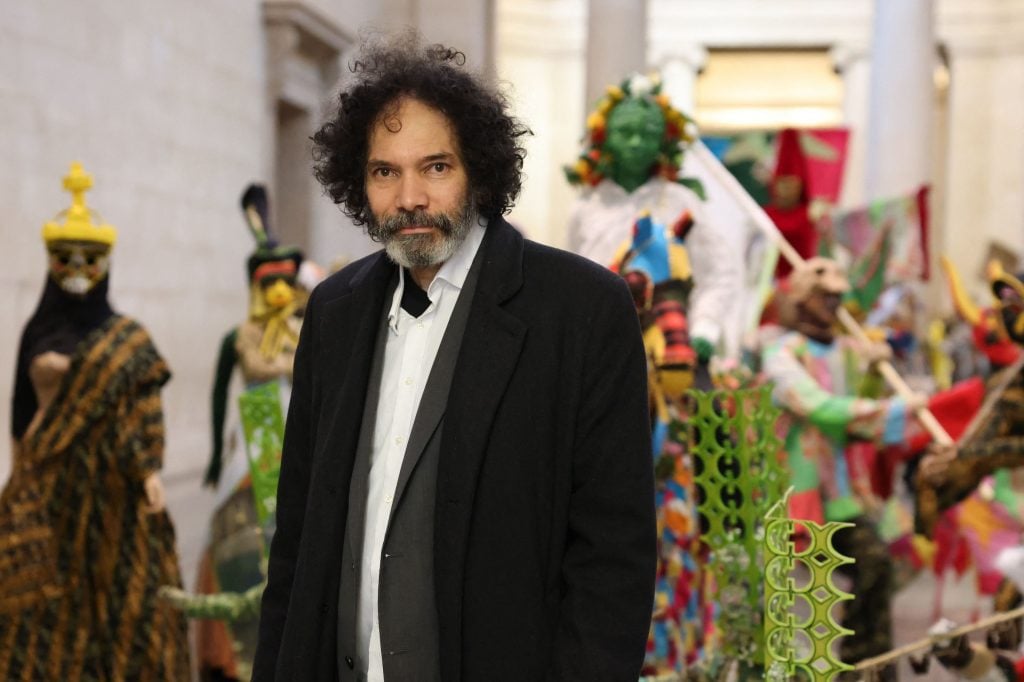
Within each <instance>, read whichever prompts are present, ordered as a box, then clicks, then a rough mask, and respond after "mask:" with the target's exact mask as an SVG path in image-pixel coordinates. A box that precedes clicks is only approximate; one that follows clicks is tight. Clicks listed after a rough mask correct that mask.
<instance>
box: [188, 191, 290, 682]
mask: <svg viewBox="0 0 1024 682" xmlns="http://www.w3.org/2000/svg"><path fill="white" fill-rule="evenodd" d="M242 211H243V214H244V216H245V219H246V222H247V224H248V226H249V229H250V230H251V231H252V234H253V236H254V237H255V239H256V244H257V246H256V250H255V251H254V252H253V254H252V255H251V256H250V257H249V260H248V275H249V286H250V299H249V300H250V305H249V315H248V319H246V321H245V322H243V323H242V324H241V325H239V326H238V327H236V328H234V329H232V330H231V331H230V332H229V333H228V334H227V335H226V336H225V337H224V340H223V341H222V343H221V348H220V354H219V357H218V360H217V370H216V377H215V381H214V388H213V400H212V414H213V453H212V455H211V457H210V463H209V466H208V468H207V472H206V479H205V483H206V484H207V485H211V486H216V488H217V493H218V494H217V497H218V505H217V509H216V511H215V512H214V515H213V518H212V520H211V524H210V545H209V547H208V548H207V551H206V552H205V553H204V555H203V559H202V561H201V564H200V569H199V578H198V580H197V588H198V590H199V592H201V593H203V595H204V596H199V597H195V598H193V599H189V598H187V597H186V595H183V594H181V593H177V592H174V591H173V590H170V591H168V595H169V596H170V597H171V599H172V601H174V603H175V604H177V605H178V606H179V607H181V608H183V609H184V610H185V612H186V613H187V614H188V615H190V616H194V617H200V618H203V619H204V620H201V621H200V622H199V626H198V628H199V635H198V637H197V639H198V642H199V651H198V655H199V661H200V670H201V673H202V675H203V676H204V679H248V678H249V675H250V669H251V663H252V657H253V654H254V651H255V644H256V637H257V632H258V627H259V623H258V620H257V614H258V608H256V607H255V605H256V604H258V601H259V595H260V593H261V591H262V585H263V583H264V580H265V577H266V576H265V566H264V564H263V562H264V555H265V553H266V549H267V547H269V540H270V536H271V535H272V533H273V528H274V513H273V512H274V502H275V496H276V492H277V477H278V471H279V469H280V456H281V453H280V445H281V442H282V439H283V431H284V426H283V418H282V416H281V415H282V414H283V412H284V411H285V406H286V404H287V397H288V395H289V393H290V385H291V378H292V365H293V362H294V358H295V347H296V345H297V343H298V336H299V328H300V324H301V317H300V313H301V311H302V308H303V307H304V303H305V298H306V294H305V292H304V288H303V287H301V286H299V284H298V281H297V278H298V276H299V270H300V267H301V265H302V263H303V256H302V253H301V252H300V251H299V250H298V249H296V248H293V247H287V246H280V245H278V244H277V242H276V240H275V239H274V238H273V234H272V232H271V231H270V223H269V218H268V216H269V207H268V200H267V195H266V191H265V190H264V188H263V187H262V186H259V185H250V186H249V187H248V188H247V189H246V191H245V192H244V193H243V195H242ZM236 368H237V369H238V370H239V374H240V375H241V379H242V382H243V383H244V387H245V388H244V391H243V392H242V394H241V395H240V396H239V400H238V404H239V408H240V412H241V415H240V419H239V420H238V421H239V422H240V426H234V425H230V426H229V425H228V424H229V422H231V421H233V420H229V419H228V417H227V415H228V413H229V409H228V407H229V399H228V397H229V394H230V393H231V380H232V377H233V375H234V373H235V369H236ZM240 432H241V433H240ZM242 450H244V452H242ZM250 602H255V604H253V603H250ZM225 621H229V622H227V623H226V622H225Z"/></svg>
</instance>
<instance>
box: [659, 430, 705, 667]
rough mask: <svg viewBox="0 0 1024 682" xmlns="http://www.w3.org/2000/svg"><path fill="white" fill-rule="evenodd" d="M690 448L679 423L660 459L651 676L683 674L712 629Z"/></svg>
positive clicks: (699, 652)
mask: <svg viewBox="0 0 1024 682" xmlns="http://www.w3.org/2000/svg"><path fill="white" fill-rule="evenodd" d="M684 442H685V425H684V424H683V423H682V422H681V421H679V420H678V419H673V421H672V423H671V424H670V425H669V428H668V432H667V434H666V439H665V441H664V443H663V445H662V449H661V452H660V453H657V454H658V457H657V459H656V474H657V477H658V482H657V491H656V502H657V518H658V569H657V582H656V592H655V606H654V617H653V620H652V622H651V631H650V635H649V638H648V641H647V655H646V658H645V660H644V672H645V673H646V674H658V673H664V672H669V671H682V670H685V669H686V668H687V667H688V666H691V665H692V664H693V663H695V662H696V661H697V660H698V659H699V658H700V656H701V654H702V651H703V647H704V640H705V636H706V626H705V624H706V623H710V619H709V618H707V617H706V616H707V610H708V608H709V604H708V602H707V599H706V598H705V596H706V595H705V581H706V574H705V570H704V566H705V563H706V560H707V557H706V550H705V549H704V547H703V545H702V544H701V542H700V523H699V519H698V516H697V511H696V509H697V503H696V497H695V490H694V480H693V464H692V459H691V457H690V455H689V453H687V452H686V450H685V449H684Z"/></svg>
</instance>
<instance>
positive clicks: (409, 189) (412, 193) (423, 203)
mask: <svg viewBox="0 0 1024 682" xmlns="http://www.w3.org/2000/svg"><path fill="white" fill-rule="evenodd" d="M400 183H401V184H400V185H399V187H398V196H397V197H396V202H397V203H396V206H395V208H398V209H400V210H403V211H410V212H411V211H418V210H424V209H426V208H427V205H428V204H429V203H430V199H429V197H428V195H427V187H426V182H425V181H424V179H423V178H421V177H419V176H418V175H417V174H415V173H407V174H404V175H403V176H402V178H401V180H400Z"/></svg>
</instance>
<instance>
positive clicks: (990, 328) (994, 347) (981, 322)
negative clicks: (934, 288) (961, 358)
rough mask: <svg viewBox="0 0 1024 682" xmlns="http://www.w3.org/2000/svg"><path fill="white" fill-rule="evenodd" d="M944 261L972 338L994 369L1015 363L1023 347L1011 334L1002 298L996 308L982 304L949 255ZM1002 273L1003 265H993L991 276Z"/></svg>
mask: <svg viewBox="0 0 1024 682" xmlns="http://www.w3.org/2000/svg"><path fill="white" fill-rule="evenodd" d="M941 263H942V271H943V272H944V273H945V274H946V281H947V282H948V284H949V291H950V294H951V295H952V297H953V306H954V307H955V308H956V312H957V315H959V316H960V319H962V320H963V321H964V322H966V323H967V324H968V325H970V327H971V339H972V341H974V345H975V347H976V348H977V349H978V350H980V351H981V352H982V353H983V354H984V355H985V357H986V358H987V359H988V361H989V367H990V369H991V371H993V372H998V371H999V370H1001V369H1003V368H1004V367H1009V366H1010V365H1012V364H1013V363H1014V362H1016V361H1017V359H1018V358H1019V357H1020V356H1021V348H1020V346H1018V345H1017V344H1016V343H1014V342H1013V339H1012V338H1010V336H1009V333H1008V330H1007V328H1006V325H1005V323H1004V321H1003V319H1002V314H1001V313H1000V310H999V305H1000V301H999V299H998V298H997V299H996V300H995V302H994V305H993V306H992V307H988V308H982V307H980V306H978V305H977V304H976V303H975V302H974V301H973V300H972V299H971V297H970V295H969V294H968V293H967V289H966V287H965V286H964V284H963V281H962V280H961V278H960V273H959V272H957V270H956V267H955V266H954V265H953V263H952V262H951V261H950V260H949V259H948V258H946V257H945V256H943V257H942V259H941ZM1000 272H1001V267H1000V266H999V265H998V264H996V263H993V264H992V265H990V266H989V279H990V280H993V281H994V278H996V279H997V278H998V277H999V276H1000V274H999V273H1000ZM993 293H995V292H993Z"/></svg>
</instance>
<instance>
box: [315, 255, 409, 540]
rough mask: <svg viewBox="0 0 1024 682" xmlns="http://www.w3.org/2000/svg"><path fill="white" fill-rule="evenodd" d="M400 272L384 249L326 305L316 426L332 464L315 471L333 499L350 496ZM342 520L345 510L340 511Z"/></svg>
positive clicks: (323, 454)
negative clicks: (387, 307)
mask: <svg viewBox="0 0 1024 682" xmlns="http://www.w3.org/2000/svg"><path fill="white" fill-rule="evenodd" d="M396 272H397V270H396V269H395V268H394V266H392V265H391V263H390V262H389V261H388V259H387V257H385V255H384V254H383V253H380V254H378V255H377V256H376V257H375V258H372V259H371V260H369V261H368V262H367V265H366V267H365V268H364V269H363V270H362V271H361V272H360V273H358V274H357V275H355V276H354V277H353V278H352V283H351V286H352V289H351V291H350V292H349V293H347V294H345V295H343V296H341V297H339V298H336V299H334V300H331V301H328V302H327V303H325V304H324V312H323V322H322V323H321V326H320V334H321V338H320V343H321V348H325V349H331V350H330V352H329V353H328V352H325V353H323V354H322V355H320V356H319V357H320V358H321V359H322V361H323V362H324V366H323V367H322V368H321V369H320V371H321V372H322V378H321V382H320V386H321V387H322V389H321V390H322V391H323V392H324V395H321V404H322V405H323V406H324V408H323V413H322V414H321V419H320V421H319V423H318V429H323V430H325V431H326V433H325V434H323V435H318V437H317V438H316V443H317V456H318V458H322V459H325V460H328V461H330V462H331V464H328V465H325V466H320V467H319V468H318V469H317V470H316V471H317V475H319V476H323V477H325V478H327V479H328V480H327V482H326V483H327V485H326V487H327V489H328V490H329V491H330V492H331V493H332V496H333V497H334V499H335V500H338V499H347V498H348V490H349V480H350V478H351V475H352V467H353V464H354V460H355V453H356V448H357V446H358V443H359V430H360V426H361V424H362V417H363V410H364V409H365V405H366V391H367V386H368V384H369V378H370V369H371V366H372V364H373V354H374V348H375V347H376V343H377V334H378V333H379V332H380V327H381V325H379V324H378V322H379V320H380V316H381V310H382V309H383V307H384V304H385V298H386V295H387V291H388V289H389V288H390V287H389V286H388V284H389V281H390V280H391V278H392V276H393V275H394V274H395V273H396ZM338 512H339V513H338V516H339V518H341V519H342V520H343V521H344V518H345V515H346V514H347V509H339V510H338Z"/></svg>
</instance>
